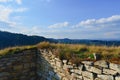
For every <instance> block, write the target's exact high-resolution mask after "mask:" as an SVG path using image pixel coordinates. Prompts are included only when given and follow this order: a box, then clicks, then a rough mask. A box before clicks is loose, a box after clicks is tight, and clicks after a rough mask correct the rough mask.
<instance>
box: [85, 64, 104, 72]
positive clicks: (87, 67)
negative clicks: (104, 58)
mask: <svg viewBox="0 0 120 80" xmlns="http://www.w3.org/2000/svg"><path fill="white" fill-rule="evenodd" d="M85 68H86V70H87V71H90V72H93V73H97V74H101V73H102V70H100V69H98V68H96V67H93V66H89V65H85Z"/></svg>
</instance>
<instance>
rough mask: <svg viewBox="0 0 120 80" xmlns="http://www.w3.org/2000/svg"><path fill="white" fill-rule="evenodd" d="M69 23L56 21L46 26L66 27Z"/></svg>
mask: <svg viewBox="0 0 120 80" xmlns="http://www.w3.org/2000/svg"><path fill="white" fill-rule="evenodd" d="M68 25H69V23H68V22H63V23H56V24H53V25H50V26H48V27H49V28H63V27H67V26H68Z"/></svg>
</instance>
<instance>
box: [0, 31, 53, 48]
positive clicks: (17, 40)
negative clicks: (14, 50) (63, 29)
mask: <svg viewBox="0 0 120 80" xmlns="http://www.w3.org/2000/svg"><path fill="white" fill-rule="evenodd" d="M41 41H51V40H49V39H47V38H44V37H41V36H27V35H23V34H16V33H10V32H4V31H0V49H2V48H5V47H11V46H21V45H33V44H37V43H39V42H41Z"/></svg>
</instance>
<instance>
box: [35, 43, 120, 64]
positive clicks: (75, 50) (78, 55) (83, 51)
mask: <svg viewBox="0 0 120 80" xmlns="http://www.w3.org/2000/svg"><path fill="white" fill-rule="evenodd" d="M37 46H38V48H41V49H45V48H47V49H54V54H55V55H56V56H57V57H59V58H60V59H67V60H70V61H72V62H74V63H75V62H76V63H78V61H81V60H94V56H93V53H98V54H100V55H101V59H104V60H107V61H110V62H115V63H120V46H119V47H115V46H111V47H107V46H94V45H93V46H88V45H78V44H59V43H58V44H55V43H49V42H42V43H40V44H38V45H37Z"/></svg>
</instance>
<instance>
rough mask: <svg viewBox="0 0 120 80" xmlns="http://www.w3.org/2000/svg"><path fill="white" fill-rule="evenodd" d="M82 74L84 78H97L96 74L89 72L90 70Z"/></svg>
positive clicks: (92, 79) (90, 79)
mask: <svg viewBox="0 0 120 80" xmlns="http://www.w3.org/2000/svg"><path fill="white" fill-rule="evenodd" d="M82 76H83V78H88V79H89V80H94V78H95V76H94V74H93V73H91V72H88V71H83V72H82ZM85 80H86V79H85Z"/></svg>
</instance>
